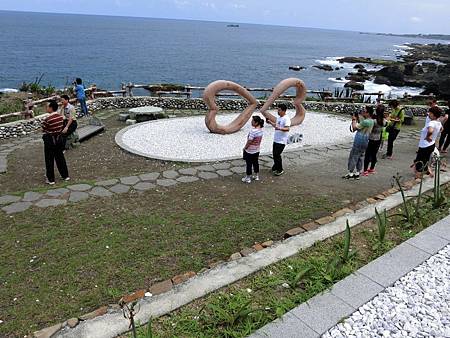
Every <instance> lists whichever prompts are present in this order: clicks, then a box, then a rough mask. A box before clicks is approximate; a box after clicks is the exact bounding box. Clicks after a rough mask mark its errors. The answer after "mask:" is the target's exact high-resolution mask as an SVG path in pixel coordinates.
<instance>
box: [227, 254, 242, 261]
mask: <svg viewBox="0 0 450 338" xmlns="http://www.w3.org/2000/svg"><path fill="white" fill-rule="evenodd" d="M239 258H242V255H241V253H240V252H235V253H234V254H232V255H231V256H230V261H235V260H237V259H239Z"/></svg>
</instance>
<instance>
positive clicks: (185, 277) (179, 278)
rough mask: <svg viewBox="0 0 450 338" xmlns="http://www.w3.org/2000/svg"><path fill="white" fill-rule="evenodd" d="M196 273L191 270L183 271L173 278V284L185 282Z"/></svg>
mask: <svg viewBox="0 0 450 338" xmlns="http://www.w3.org/2000/svg"><path fill="white" fill-rule="evenodd" d="M195 275H196V274H195V272H194V271H189V272H186V273H183V274H181V275H177V276H175V277H173V278H172V283H173V285H178V284H181V283H184V282H186V281H187V280H188V279H189V278H191V277H194V276H195Z"/></svg>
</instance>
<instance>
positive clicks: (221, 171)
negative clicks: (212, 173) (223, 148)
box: [216, 169, 233, 177]
mask: <svg viewBox="0 0 450 338" xmlns="http://www.w3.org/2000/svg"><path fill="white" fill-rule="evenodd" d="M216 173H217V174H219V175H220V176H222V177H227V176H232V175H233V172H231V171H229V170H227V169H219V170H217V171H216Z"/></svg>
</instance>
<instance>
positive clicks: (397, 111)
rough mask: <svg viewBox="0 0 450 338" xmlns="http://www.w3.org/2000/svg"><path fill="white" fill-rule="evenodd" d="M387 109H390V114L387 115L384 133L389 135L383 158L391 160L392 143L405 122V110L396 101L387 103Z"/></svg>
mask: <svg viewBox="0 0 450 338" xmlns="http://www.w3.org/2000/svg"><path fill="white" fill-rule="evenodd" d="M389 107H390V108H391V109H392V112H391V114H390V115H389V122H388V125H387V127H386V131H387V132H388V133H389V137H388V144H387V150H386V154H385V155H384V156H383V157H384V158H387V159H389V160H392V153H393V151H394V141H395V140H396V138H397V136H398V134H399V133H400V128H401V126H402V124H403V121H404V120H405V108H404V107H400V103H399V102H398V101H397V100H393V101H391V102H389Z"/></svg>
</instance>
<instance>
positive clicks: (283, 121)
mask: <svg viewBox="0 0 450 338" xmlns="http://www.w3.org/2000/svg"><path fill="white" fill-rule="evenodd" d="M266 121H267V123H269V124H270V125H272V126H273V127H274V128H275V134H274V136H273V151H272V155H273V166H272V172H273V174H274V175H275V176H281V175H283V174H284V170H283V159H282V157H281V154H282V153H283V150H284V148H285V147H286V144H287V143H288V138H289V130H290V128H291V119H290V118H289V116H288V115H287V106H286V105H285V104H284V103H280V104H279V105H278V117H277V120H276V122H272V121H270V120H268V119H267V120H266Z"/></svg>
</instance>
